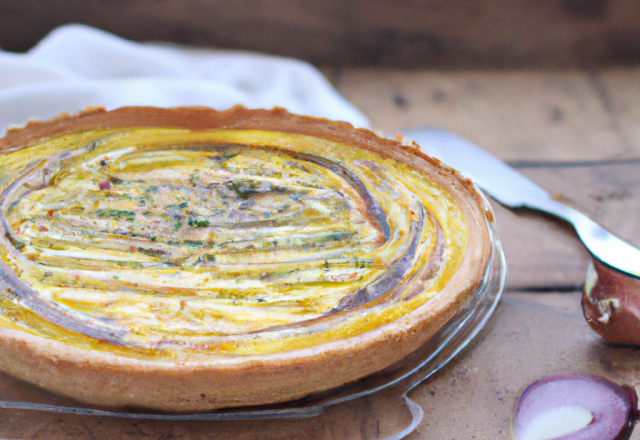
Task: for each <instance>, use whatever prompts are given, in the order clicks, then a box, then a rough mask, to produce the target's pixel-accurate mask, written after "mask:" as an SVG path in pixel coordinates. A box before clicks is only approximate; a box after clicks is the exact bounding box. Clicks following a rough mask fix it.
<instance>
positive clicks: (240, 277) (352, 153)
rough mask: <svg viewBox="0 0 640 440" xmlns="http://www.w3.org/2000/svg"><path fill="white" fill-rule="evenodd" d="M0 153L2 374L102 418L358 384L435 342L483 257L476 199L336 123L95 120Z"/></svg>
mask: <svg viewBox="0 0 640 440" xmlns="http://www.w3.org/2000/svg"><path fill="white" fill-rule="evenodd" d="M403 144H404V145H403ZM0 151H1V154H0V170H2V171H1V173H0V191H1V193H2V194H1V199H0V217H1V222H0V227H1V228H2V231H0V232H1V234H0V247H1V248H2V251H1V253H0V257H1V258H0V284H1V286H0V350H1V351H2V356H1V357H0V369H2V370H4V371H6V372H8V373H10V374H12V375H14V376H16V377H18V378H20V379H23V380H26V381H28V382H31V383H34V384H37V385H39V386H41V387H43V388H46V389H48V390H51V391H53V392H56V393H59V394H62V395H65V396H69V397H72V398H75V399H77V400H79V401H82V402H85V403H89V404H94V405H100V406H103V407H110V408H116V409H126V408H143V409H152V410H160V411H168V412H189V411H206V410H213V409H218V408H228V407H238V406H252V405H262V404H268V403H276V402H283V401H289V400H292V399H297V398H301V397H303V396H305V395H308V394H310V393H313V392H318V391H323V390H328V389H331V388H334V387H338V386H340V385H343V384H345V383H349V382H352V381H355V380H358V379H360V378H363V377H365V376H367V375H370V374H372V373H374V372H378V371H380V370H382V369H384V368H386V367H388V366H390V365H392V364H394V363H395V362H397V361H399V360H400V359H402V358H403V357H405V356H407V355H408V354H410V353H411V352H413V351H414V350H416V349H417V348H418V347H420V346H421V345H422V344H424V343H425V342H426V341H428V340H429V338H430V337H431V336H433V335H434V333H436V332H437V331H438V330H439V329H440V328H442V327H443V326H444V325H445V324H446V323H447V322H448V321H449V320H450V319H451V318H452V317H453V316H454V315H455V314H456V312H457V311H459V310H460V309H461V308H462V307H464V305H465V304H466V303H467V302H468V301H469V299H470V298H471V296H472V295H473V293H474V292H475V291H476V290H477V289H478V286H480V285H481V283H482V281H483V277H484V276H485V270H486V268H487V264H488V261H489V259H490V254H491V249H492V243H491V234H490V231H489V228H490V227H491V225H490V223H491V221H492V215H491V211H490V208H489V207H488V205H487V203H486V200H485V199H484V198H483V197H482V196H481V195H480V194H479V193H478V191H477V190H476V189H475V187H474V186H473V185H472V184H471V183H470V182H469V181H468V180H466V179H464V178H462V177H461V176H460V175H459V174H458V173H456V172H455V171H454V170H452V169H450V168H447V167H445V166H443V165H442V164H440V163H439V162H438V161H437V160H435V159H431V158H429V157H427V156H425V155H423V154H421V153H420V152H419V151H418V150H417V148H416V147H415V145H411V144H410V143H409V142H399V141H394V140H388V139H384V138H381V137H378V136H376V135H375V134H373V133H372V132H370V131H368V130H361V129H354V128H353V127H352V126H351V125H349V124H347V123H343V122H333V121H328V120H325V119H317V118H311V117H305V116H298V115H293V114H290V113H287V112H286V111H284V110H282V109H277V108H276V109H273V110H248V109H245V108H242V107H234V108H232V109H230V110H227V111H221V112H218V111H215V110H212V109H208V108H199V107H184V108H173V109H158V108H150V107H127V108H121V109H118V110H115V111H109V112H106V111H104V110H102V109H93V110H89V111H86V112H84V113H81V114H79V115H75V116H62V117H60V118H57V119H54V120H51V121H48V122H32V123H30V124H28V125H27V126H26V127H24V128H22V129H18V130H12V131H9V132H8V133H7V135H6V137H5V138H4V139H2V140H0Z"/></svg>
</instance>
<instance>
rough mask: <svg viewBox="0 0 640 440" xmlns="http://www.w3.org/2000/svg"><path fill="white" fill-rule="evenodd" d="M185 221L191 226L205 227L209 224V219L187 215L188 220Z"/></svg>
mask: <svg viewBox="0 0 640 440" xmlns="http://www.w3.org/2000/svg"><path fill="white" fill-rule="evenodd" d="M187 223H188V224H189V226H191V227H192V228H206V227H207V226H209V220H206V219H194V218H191V217H189V220H188V222H187Z"/></svg>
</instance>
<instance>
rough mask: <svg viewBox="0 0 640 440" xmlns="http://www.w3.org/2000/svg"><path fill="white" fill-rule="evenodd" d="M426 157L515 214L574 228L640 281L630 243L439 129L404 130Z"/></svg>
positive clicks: (601, 255)
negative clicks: (529, 212) (537, 215)
mask: <svg viewBox="0 0 640 440" xmlns="http://www.w3.org/2000/svg"><path fill="white" fill-rule="evenodd" d="M400 133H401V134H402V135H403V136H404V137H406V138H409V139H412V140H413V141H415V142H416V143H417V144H418V145H419V146H420V149H421V151H422V152H424V153H425V154H427V155H429V156H432V157H435V158H437V159H439V160H440V161H441V162H444V163H445V164H446V165H449V166H450V167H452V168H454V169H456V170H458V171H459V172H460V173H461V174H462V175H463V176H465V177H467V178H469V179H471V180H472V181H473V182H474V183H475V184H476V185H477V186H478V187H480V188H481V189H482V190H484V191H485V192H486V193H487V194H488V195H489V196H491V197H492V198H494V199H495V200H496V201H498V202H499V203H501V204H502V205H505V206H507V207H509V208H529V209H535V210H538V211H543V212H546V213H547V214H551V215H553V216H555V217H558V218H560V219H562V220H565V221H567V222H569V223H570V224H572V225H573V227H574V228H575V230H576V232H577V233H578V236H579V237H580V240H581V241H582V243H583V244H584V245H585V247H586V248H587V250H588V251H589V252H590V253H591V254H592V255H593V257H594V258H596V259H597V260H599V261H600V262H602V263H604V264H606V265H607V266H610V267H612V268H614V269H617V270H619V271H621V272H624V273H625V274H628V275H631V276H632V277H636V278H640V250H638V249H636V248H635V247H633V246H631V245H630V244H628V243H626V242H624V241H623V240H621V239H620V238H618V237H616V236H615V235H613V234H612V233H610V232H609V231H607V230H606V229H604V228H602V227H601V226H600V225H598V224H597V223H596V222H594V221H593V220H591V219H590V218H589V217H587V216H586V215H584V214H582V213H581V212H579V211H577V210H575V209H574V208H571V207H569V206H567V205H565V204H563V203H560V202H558V201H556V200H554V199H553V198H552V197H551V196H550V195H549V193H548V192H547V191H545V190H544V189H542V188H541V187H540V186H538V185H537V184H535V183H534V182H533V181H531V180H529V179H528V178H526V177H525V176H523V175H522V174H520V173H519V172H517V171H516V170H514V169H513V168H511V167H510V166H508V165H507V164H505V163H504V162H502V161H500V160H499V159H497V158H495V157H494V156H492V155H490V154H489V153H487V152H486V151H484V150H482V149H481V148H480V147H478V146H476V145H474V144H473V143H471V142H470V141H468V140H466V139H464V138H463V137H461V136H458V135H456V134H454V133H451V132H449V131H447V130H443V129H438V128H423V129H417V130H404V131H401V132H400Z"/></svg>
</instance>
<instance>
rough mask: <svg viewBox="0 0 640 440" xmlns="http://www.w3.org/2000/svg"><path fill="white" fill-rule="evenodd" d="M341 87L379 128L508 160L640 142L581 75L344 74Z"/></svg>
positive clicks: (625, 151) (555, 157)
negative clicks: (426, 131)
mask: <svg viewBox="0 0 640 440" xmlns="http://www.w3.org/2000/svg"><path fill="white" fill-rule="evenodd" d="M336 86H337V88H338V90H339V91H340V92H341V93H342V94H343V95H344V96H345V97H346V98H347V99H348V100H350V101H351V102H352V103H353V104H355V105H356V106H357V107H359V108H360V109H361V110H362V111H363V112H364V113H365V114H366V115H367V116H368V117H369V118H370V120H371V123H372V125H373V126H374V127H375V128H377V129H380V130H385V131H389V132H394V131H395V130H399V129H406V128H417V127H422V126H438V127H442V128H445V129H448V130H451V131H453V132H456V133H458V134H460V135H462V136H465V137H467V138H468V139H470V140H472V141H474V142H475V143H477V144H478V145H480V146H482V147H483V148H484V149H486V150H487V151H489V152H491V153H492V154H494V155H496V156H498V157H500V158H501V159H503V160H513V161H519V160H530V161H585V160H586V161H589V160H590V161H596V160H606V159H611V158H619V157H639V156H640V142H638V143H636V144H634V145H631V146H630V144H629V143H628V142H625V141H624V140H623V139H622V135H621V134H620V132H619V130H618V127H617V125H616V124H615V123H613V122H612V117H611V116H610V114H609V108H608V103H606V102H605V101H604V100H603V98H602V96H601V91H600V89H599V88H598V87H597V84H596V83H595V82H594V78H593V76H592V75H588V74H586V73H584V72H563V73H551V72H525V71H521V72H512V71H509V72H498V71H494V72H484V73H478V72H446V73H445V72H435V71H424V70H418V71H401V70H387V69H344V70H343V71H342V74H341V75H340V77H339V79H338V80H337V82H336ZM629 99H631V98H629Z"/></svg>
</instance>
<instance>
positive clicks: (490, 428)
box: [407, 293, 640, 440]
mask: <svg viewBox="0 0 640 440" xmlns="http://www.w3.org/2000/svg"><path fill="white" fill-rule="evenodd" d="M638 369H640V352H639V351H637V350H634V349H632V348H629V347H623V346H615V345H612V344H608V343H606V342H604V341H603V340H602V339H600V338H599V337H598V336H597V335H596V334H595V332H593V331H592V330H591V328H590V327H589V326H588V324H587V323H586V321H585V320H584V317H583V316H582V310H581V308H580V294H579V293H571V294H567V293H546V294H515V293H510V294H508V295H507V296H506V297H505V298H504V299H503V301H502V304H501V305H500V308H499V309H498V311H497V313H496V316H495V317H494V320H493V322H492V324H491V328H490V329H488V331H487V333H486V334H485V335H484V337H483V338H481V339H480V340H479V341H478V343H476V344H475V345H474V347H473V348H472V349H471V350H469V351H467V352H466V353H464V354H463V355H462V356H460V357H459V358H457V359H456V361H455V362H454V363H453V364H450V365H449V366H448V367H447V368H445V369H443V370H441V372H439V373H437V374H436V375H435V376H433V377H432V378H431V379H429V381H428V382H426V383H423V384H422V385H420V386H419V387H418V388H417V389H416V390H415V391H414V392H413V393H412V394H411V397H412V399H414V400H415V401H416V402H418V403H420V405H421V406H422V407H423V409H424V411H425V413H426V414H428V415H429V417H428V418H426V419H425V421H424V422H423V423H422V424H421V425H420V426H419V427H418V429H417V430H416V431H414V432H413V433H412V434H411V435H409V436H408V437H407V438H408V439H411V440H417V439H425V440H426V439H474V438H475V439H487V440H489V439H491V440H497V439H505V440H507V439H510V438H511V436H510V431H509V430H510V417H511V411H512V408H513V405H514V403H515V401H516V399H517V398H518V396H519V395H520V393H521V392H522V391H523V390H524V388H525V387H526V386H527V385H529V384H530V383H532V382H534V381H536V380H538V379H540V378H542V377H545V376H551V375H556V374H595V375H599V376H603V377H605V378H607V379H609V380H612V381H613V382H615V383H620V384H624V383H627V384H630V385H632V386H637V385H638V384H639V381H638V379H639V376H638ZM632 439H635V440H637V439H640V431H638V429H636V430H635V433H634V435H633V436H632Z"/></svg>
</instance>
